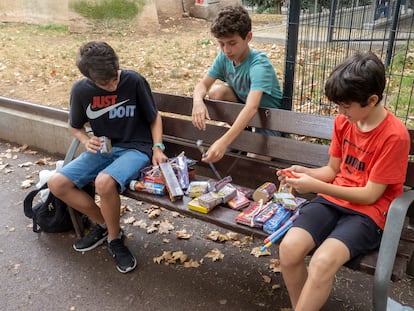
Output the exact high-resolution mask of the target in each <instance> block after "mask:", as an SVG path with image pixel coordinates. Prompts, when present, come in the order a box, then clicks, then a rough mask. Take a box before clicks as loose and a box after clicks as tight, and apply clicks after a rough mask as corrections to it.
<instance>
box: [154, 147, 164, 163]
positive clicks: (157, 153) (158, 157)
mask: <svg viewBox="0 0 414 311" xmlns="http://www.w3.org/2000/svg"><path fill="white" fill-rule="evenodd" d="M167 160H168V157H167V156H166V155H165V154H164V152H162V150H161V149H160V148H154V151H153V153H152V165H158V164H160V163H163V162H167Z"/></svg>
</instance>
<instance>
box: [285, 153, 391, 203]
mask: <svg viewBox="0 0 414 311" xmlns="http://www.w3.org/2000/svg"><path fill="white" fill-rule="evenodd" d="M340 161H341V159H340V158H335V157H330V158H329V163H328V165H327V166H324V167H320V168H304V167H301V166H292V167H290V168H289V170H291V171H293V172H294V175H295V176H296V177H297V178H281V179H283V182H285V183H287V184H288V185H289V186H292V187H293V188H295V190H296V191H297V192H298V193H307V192H313V193H323V194H327V195H330V196H332V197H336V198H338V199H341V200H345V201H348V202H353V203H358V204H363V205H370V204H374V203H375V202H376V201H377V200H378V199H379V198H380V197H381V195H382V194H383V193H384V191H385V189H386V188H387V185H386V184H379V183H375V182H372V181H368V182H367V184H366V185H365V186H364V187H343V186H338V185H333V184H331V182H332V181H333V179H334V178H335V176H336V174H337V173H338V172H339V165H340ZM278 175H279V174H278Z"/></svg>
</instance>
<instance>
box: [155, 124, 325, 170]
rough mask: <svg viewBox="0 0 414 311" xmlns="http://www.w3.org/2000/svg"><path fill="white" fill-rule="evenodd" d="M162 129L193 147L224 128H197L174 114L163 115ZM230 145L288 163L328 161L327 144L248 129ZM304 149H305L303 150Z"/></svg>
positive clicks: (210, 140) (214, 136)
mask: <svg viewBox="0 0 414 311" xmlns="http://www.w3.org/2000/svg"><path fill="white" fill-rule="evenodd" d="M163 130H164V132H165V134H166V136H165V137H166V140H168V137H169V136H171V137H174V138H172V139H170V140H171V142H174V140H175V137H180V138H183V139H184V140H187V141H188V142H191V141H193V142H194V147H195V146H196V141H197V140H198V139H202V140H203V143H205V144H208V145H211V144H212V143H213V142H214V141H215V140H216V139H217V138H218V137H221V136H222V135H224V133H225V132H226V131H227V128H225V127H222V126H215V125H208V126H207V130H206V131H203V132H200V131H198V130H195V129H194V127H193V125H192V123H191V121H189V120H185V119H176V118H169V117H164V118H163ZM230 148H232V149H236V150H239V151H243V152H252V153H259V154H261V155H265V156H270V157H272V158H276V159H289V161H290V162H292V163H297V164H302V165H306V166H322V165H325V164H326V163H327V162H328V149H329V147H328V146H327V145H321V144H314V143H310V142H307V141H300V140H295V139H289V138H284V137H274V136H266V135H261V134H256V133H252V132H249V131H244V132H242V133H241V134H240V135H239V136H238V137H237V138H236V139H235V140H234V142H233V143H232V144H231V145H230ZM304 150H306V152H303V151H304Z"/></svg>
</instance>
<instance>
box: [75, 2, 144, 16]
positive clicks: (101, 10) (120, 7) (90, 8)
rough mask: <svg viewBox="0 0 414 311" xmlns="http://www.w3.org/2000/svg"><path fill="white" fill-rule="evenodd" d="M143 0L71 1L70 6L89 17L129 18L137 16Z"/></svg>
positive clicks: (142, 5)
mask: <svg viewBox="0 0 414 311" xmlns="http://www.w3.org/2000/svg"><path fill="white" fill-rule="evenodd" d="M144 5H145V0H101V1H93V2H91V1H90V0H80V1H73V2H72V3H71V4H70V7H71V8H72V9H73V10H74V11H75V12H77V13H79V14H80V15H82V16H84V17H86V18H91V19H97V20H102V19H131V18H134V17H135V16H137V15H138V14H139V13H140V12H141V11H142V8H143V7H144Z"/></svg>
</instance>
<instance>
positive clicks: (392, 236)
mask: <svg viewBox="0 0 414 311" xmlns="http://www.w3.org/2000/svg"><path fill="white" fill-rule="evenodd" d="M413 200H414V190H410V191H407V192H404V193H403V194H402V195H400V196H399V197H397V198H396V199H394V201H392V203H391V206H390V209H389V211H388V215H387V221H386V223H385V228H384V233H383V236H382V239H381V245H380V249H379V252H378V259H377V265H376V268H375V276H374V293H373V296H374V297H373V304H374V310H377V311H378V310H381V311H386V310H387V300H388V286H389V283H390V281H391V274H392V269H393V266H394V260H395V256H396V254H397V249H398V244H399V240H400V237H401V231H402V228H403V226H404V220H405V217H406V214H407V210H408V207H409V206H410V204H411V202H413Z"/></svg>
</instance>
